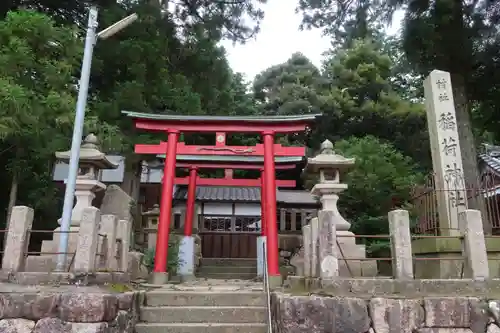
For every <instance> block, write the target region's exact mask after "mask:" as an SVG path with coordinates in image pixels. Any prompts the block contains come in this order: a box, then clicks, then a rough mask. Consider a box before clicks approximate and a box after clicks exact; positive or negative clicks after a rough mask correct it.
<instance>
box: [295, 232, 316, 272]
mask: <svg viewBox="0 0 500 333" xmlns="http://www.w3.org/2000/svg"><path fill="white" fill-rule="evenodd" d="M302 246H303V247H304V259H303V265H302V267H300V266H299V268H298V271H297V275H299V276H301V275H302V276H305V277H310V276H312V275H311V261H312V260H314V258H313V256H312V251H311V225H310V224H308V225H305V226H303V227H302ZM300 268H302V269H303V271H302V272H301V271H300Z"/></svg>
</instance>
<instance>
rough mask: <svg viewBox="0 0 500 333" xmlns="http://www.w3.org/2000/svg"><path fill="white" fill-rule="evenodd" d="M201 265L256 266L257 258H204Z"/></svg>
mask: <svg viewBox="0 0 500 333" xmlns="http://www.w3.org/2000/svg"><path fill="white" fill-rule="evenodd" d="M201 266H246V267H248V266H255V267H257V259H256V258H251V259H246V258H202V259H201Z"/></svg>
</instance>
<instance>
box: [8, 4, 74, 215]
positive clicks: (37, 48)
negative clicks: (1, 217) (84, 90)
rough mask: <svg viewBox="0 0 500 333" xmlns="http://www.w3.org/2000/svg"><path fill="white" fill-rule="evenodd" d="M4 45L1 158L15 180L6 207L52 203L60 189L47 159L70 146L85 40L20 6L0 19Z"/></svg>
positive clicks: (38, 206) (36, 207) (72, 30)
mask: <svg viewBox="0 0 500 333" xmlns="http://www.w3.org/2000/svg"><path fill="white" fill-rule="evenodd" d="M0 45H1V46H0V103H1V109H0V138H1V141H0V146H1V148H0V150H1V151H2V155H1V156H0V158H1V163H2V164H3V165H4V167H5V168H6V169H7V170H8V175H9V176H10V177H9V178H10V179H9V180H8V182H10V184H11V185H10V188H11V191H10V197H9V204H8V207H7V212H8V214H9V213H10V211H11V209H12V207H13V206H14V205H15V204H18V203H23V204H26V205H29V206H31V207H34V208H35V209H43V208H47V207H48V206H49V205H53V202H54V195H55V193H56V192H55V188H54V185H53V184H52V182H51V181H50V180H51V178H50V176H51V167H50V163H49V164H47V163H48V162H50V161H52V160H53V156H54V155H53V154H54V152H55V151H56V150H59V149H65V148H66V142H67V137H68V136H69V134H70V133H71V125H72V121H73V120H72V114H73V111H74V105H75V98H74V95H75V84H76V80H75V79H74V77H73V75H72V74H73V72H74V69H75V66H76V65H77V64H78V62H79V59H80V50H81V46H80V41H79V40H78V39H77V38H76V35H75V29H73V28H63V27H57V26H56V25H55V23H54V21H53V20H51V19H50V18H49V17H47V16H46V15H43V14H40V13H36V12H34V11H18V12H9V13H8V15H7V17H6V19H5V20H2V21H0ZM48 166H49V167H48ZM4 176H5V175H4ZM35 194H38V196H36V195H35ZM54 222H55V220H54Z"/></svg>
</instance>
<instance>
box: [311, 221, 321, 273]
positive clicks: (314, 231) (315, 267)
mask: <svg viewBox="0 0 500 333" xmlns="http://www.w3.org/2000/svg"><path fill="white" fill-rule="evenodd" d="M318 230H319V221H318V218H317V217H314V218H312V219H311V277H319V276H320V273H319V259H318V257H319V253H318V248H319V245H318V243H319V235H318Z"/></svg>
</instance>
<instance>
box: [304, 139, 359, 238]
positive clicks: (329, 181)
mask: <svg viewBox="0 0 500 333" xmlns="http://www.w3.org/2000/svg"><path fill="white" fill-rule="evenodd" d="M354 162H355V159H354V158H345V157H344V156H341V155H338V154H336V153H335V151H334V150H333V144H332V143H331V142H330V141H329V140H325V141H324V142H323V143H322V144H321V151H320V153H319V155H317V156H316V157H313V158H308V159H307V165H306V169H305V172H311V173H318V172H319V183H317V184H316V185H314V187H313V188H312V190H311V193H312V194H313V195H315V196H318V197H319V200H320V202H321V205H322V207H323V208H322V209H323V210H328V211H332V212H333V214H334V216H335V221H336V222H335V224H336V227H337V233H338V232H347V231H348V230H349V228H350V227H351V224H350V223H349V222H347V221H346V220H345V219H344V218H343V217H342V215H340V213H339V211H338V208H337V201H338V200H339V194H340V193H341V192H343V191H344V190H346V189H347V184H343V183H341V182H340V179H341V177H342V176H343V175H344V174H345V173H346V172H347V171H349V170H350V169H351V168H352V167H353V166H354Z"/></svg>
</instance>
